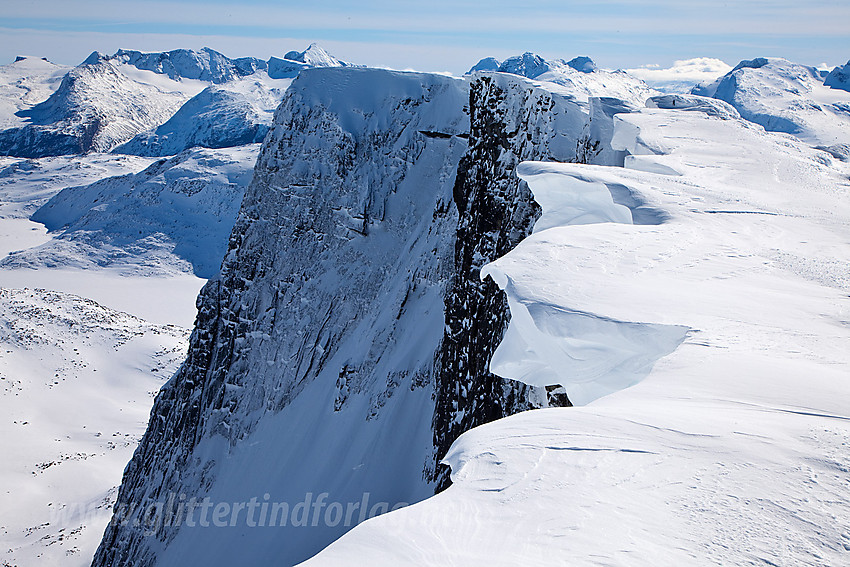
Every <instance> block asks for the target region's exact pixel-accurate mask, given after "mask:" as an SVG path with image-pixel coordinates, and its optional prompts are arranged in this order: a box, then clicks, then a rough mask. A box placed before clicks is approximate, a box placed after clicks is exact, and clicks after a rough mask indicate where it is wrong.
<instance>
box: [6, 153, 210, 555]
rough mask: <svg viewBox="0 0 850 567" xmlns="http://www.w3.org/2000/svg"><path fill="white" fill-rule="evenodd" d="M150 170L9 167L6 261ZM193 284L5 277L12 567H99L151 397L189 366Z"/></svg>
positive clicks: (110, 161) (50, 161) (179, 277)
mask: <svg viewBox="0 0 850 567" xmlns="http://www.w3.org/2000/svg"><path fill="white" fill-rule="evenodd" d="M151 161H152V160H151V159H150V158H137V157H133V156H114V155H99V154H94V155H90V156H84V157H80V156H68V157H57V158H42V159H38V160H22V159H17V158H0V256H2V257H5V256H6V255H7V254H9V253H10V252H13V251H17V250H23V249H28V248H32V247H34V246H38V245H41V244H44V243H45V242H48V241H50V240H51V239H52V238H53V236H52V235H48V234H47V231H46V229H45V228H44V226H43V225H41V224H39V223H35V222H33V221H30V220H29V218H28V217H29V216H30V215H31V214H32V213H33V212H34V211H35V210H36V209H37V208H38V207H40V206H41V205H43V204H44V203H45V202H46V201H47V200H48V199H49V198H51V197H52V196H54V195H55V194H56V193H58V192H59V191H60V190H62V189H64V188H66V187H72V186H77V185H85V184H87V183H91V182H94V181H97V180H99V179H103V178H106V177H111V176H115V175H124V174H127V173H135V172H138V171H140V170H142V169H143V168H145V167H147V166H148V165H149V164H150V162H151ZM202 283H203V280H201V279H200V278H197V277H195V276H193V275H191V274H187V273H182V274H179V273H178V274H170V275H167V276H162V277H145V276H142V275H133V274H127V273H122V272H121V271H119V270H110V269H101V270H83V269H77V268H73V267H61V266H60V267H56V268H52V269H49V268H43V267H42V268H39V269H30V268H20V269H10V268H4V269H0V416H2V420H0V439H2V441H0V452H2V454H3V459H2V460H0V485H2V486H3V489H2V491H0V509H2V510H3V514H2V520H0V540H2V542H3V545H2V549H0V560H2V562H3V564H4V565H48V564H49V565H60V564H61V565H89V564H90V563H91V557H92V555H93V553H94V550H95V548H96V547H97V544H98V543H99V541H100V537H101V535H102V533H103V529H104V527H105V526H106V523H107V522H108V521H109V517H110V515H111V505H112V502H113V501H114V498H115V495H116V492H117V486H118V483H119V482H120V479H121V471H122V470H123V469H124V466H125V465H126V463H127V461H128V460H129V459H130V456H131V455H132V453H133V451H134V449H135V447H136V445H137V443H138V440H139V438H140V437H141V435H142V433H143V432H144V430H145V428H146V427H147V420H148V414H149V412H150V406H151V403H152V401H153V396H154V395H155V394H156V392H157V391H158V390H159V388H160V386H161V385H162V383H163V382H164V381H165V380H167V379H168V378H169V377H170V376H171V375H172V374H173V373H174V371H175V370H176V368H177V366H178V365H179V364H180V363H181V362H182V360H183V358H184V356H185V351H186V345H187V340H188V328H189V327H191V325H192V321H193V319H194V316H195V308H194V299H195V296H196V295H197V292H198V289H199V288H200V286H201V284H202Z"/></svg>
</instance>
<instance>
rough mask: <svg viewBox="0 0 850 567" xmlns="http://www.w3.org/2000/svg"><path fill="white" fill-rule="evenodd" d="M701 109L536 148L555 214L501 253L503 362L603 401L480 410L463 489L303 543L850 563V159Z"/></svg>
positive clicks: (520, 375)
mask: <svg viewBox="0 0 850 567" xmlns="http://www.w3.org/2000/svg"><path fill="white" fill-rule="evenodd" d="M658 106H662V105H658ZM692 109H693V107H691V109H685V111H682V110H680V109H678V107H676V108H674V107H672V105H670V106H668V107H661V108H652V109H646V110H644V111H642V112H639V113H630V114H619V115H617V116H615V132H614V136H613V142H612V144H613V146H614V147H615V148H620V149H622V150H625V151H628V152H629V153H630V154H631V155H628V156H627V157H626V160H625V162H624V165H625V168H612V167H599V166H593V165H578V164H557V163H539V162H537V163H530V162H527V163H523V164H520V166H519V167H518V173H519V175H520V176H521V177H522V178H523V179H525V180H526V181H527V182H528V184H529V186H530V188H531V190H532V191H533V192H534V195H535V199H536V200H537V201H538V202H539V203H540V204H541V206H542V207H543V215H542V216H541V217H540V219H539V220H538V221H537V224H536V225H535V230H534V234H532V235H531V236H529V237H528V238H526V239H525V240H523V241H522V242H521V243H520V244H519V245H518V246H517V247H516V248H515V249H514V250H512V251H511V252H509V253H508V254H507V255H506V256H504V257H503V258H501V259H499V260H497V261H495V262H493V263H491V264H489V265H487V266H485V268H484V269H483V270H482V274H483V275H484V276H485V277H486V276H488V275H489V276H492V277H493V278H494V279H495V281H496V282H497V283H498V284H499V285H500V286H501V287H502V288H503V289H504V290H505V292H506V293H507V295H508V301H509V303H510V306H511V315H512V318H511V322H510V327H509V329H508V332H507V333H506V335H505V338H504V340H503V342H502V344H501V345H500V347H499V350H498V351H497V352H496V355H495V356H494V358H493V361H492V366H491V368H492V370H493V371H494V372H496V373H497V374H500V375H502V376H505V377H513V378H516V379H519V380H523V381H525V382H528V383H529V384H543V383H550V382H551V381H553V380H557V381H559V382H560V383H562V384H563V385H564V387H565V389H566V392H567V394H568V395H569V396H570V398H571V400H573V401H574V402H577V403H585V404H586V405H584V406H582V407H574V408H568V409H558V408H553V409H547V410H539V411H534V412H526V413H523V414H519V415H515V416H511V417H508V418H506V419H502V420H498V421H495V422H493V423H490V424H486V425H483V426H481V427H478V428H476V429H473V430H471V431H470V432H468V433H466V434H464V435H463V436H461V437H460V439H458V440H457V442H455V444H454V445H453V446H452V448H451V450H450V451H449V452H448V454H447V456H446V462H447V463H448V465H449V466H450V467H451V470H452V480H453V485H452V486H451V487H449V488H448V489H447V490H446V491H445V492H443V493H441V494H439V495H437V496H436V497H434V498H430V499H428V500H425V501H423V502H420V503H417V504H414V505H413V506H410V507H407V508H405V509H402V510H398V511H395V512H392V513H391V514H390V515H387V516H381V517H378V518H374V519H372V520H370V521H368V522H366V523H364V524H361V525H359V526H357V527H356V528H355V529H354V530H353V531H351V532H349V533H348V534H346V535H345V536H343V537H342V538H341V539H340V540H338V541H336V542H334V543H333V544H331V545H330V546H329V547H328V548H327V549H325V550H324V551H323V552H321V553H320V554H318V555H317V556H316V557H315V558H313V559H311V560H309V561H307V562H305V563H304V565H311V566H312V565H338V564H341V563H345V562H347V561H350V560H351V558H358V559H364V560H366V561H368V563H369V564H370V565H399V564H416V565H446V564H452V563H460V564H464V565H488V566H489V565H506V566H507V565H518V564H547V565H548V564H570V565H599V564H636V565H657V564H667V563H676V564H687V565H718V564H722V565H732V564H734V565H759V564H774V565H783V564H788V565H812V566H814V565H841V564H844V563H845V562H846V559H847V557H848V550H850V539H848V533H850V531H848V530H850V497H848V492H847V490H845V487H846V485H847V482H848V465H850V460H848V446H850V426H848V423H850V411H848V405H847V399H848V394H850V380H848V377H850V356H848V351H847V349H846V346H845V345H846V344H848V342H850V327H848V324H847V314H848V313H850V304H848V295H847V293H848V291H850V274H848V271H847V265H848V260H850V238H848V235H850V232H848V230H847V229H848V227H850V184H848V181H847V179H848V177H847V174H848V170H847V167H846V164H844V163H842V162H841V161H838V160H835V159H832V158H829V157H826V154H824V153H823V152H820V151H817V150H814V149H812V148H810V147H807V145H806V144H805V143H803V142H801V141H799V140H794V139H792V138H790V137H788V136H785V135H777V134H772V133H766V132H765V131H764V130H763V129H762V128H761V127H759V126H754V125H752V124H750V123H748V122H745V121H742V120H740V119H737V118H735V117H734V116H729V117H726V118H725V119H724V118H721V117H718V116H717V115H716V113H713V112H707V113H703V112H694V111H693V110H692ZM688 110H690V111H688ZM641 207H642V208H644V211H646V210H647V209H649V210H654V211H658V212H659V213H663V215H655V218H656V220H655V222H644V223H642V224H638V223H637V222H636V221H637V220H638V215H635V210H636V209H637V208H641ZM641 216H644V217H645V214H644V215H641ZM659 333H661V335H659ZM664 335H666V337H665V336H664ZM659 339H661V340H659ZM670 339H673V340H672V341H671V340H670ZM677 343H681V344H678V345H677ZM659 354H660V355H666V356H663V357H662V358H658V356H659ZM647 357H649V358H647ZM641 358H643V360H642V361H640V360H639V359H641ZM636 359H637V360H638V361H639V362H638V364H635V360H636ZM637 369H640V370H642V372H643V376H642V377H641V378H642V380H641V381H639V383H637V384H636V385H633V384H635V382H636V380H635V379H634V377H635V376H634V374H632V377H629V372H632V371H634V370H637ZM630 385H631V387H627V386H630ZM603 394H607V395H605V396H604V397H599V395H603Z"/></svg>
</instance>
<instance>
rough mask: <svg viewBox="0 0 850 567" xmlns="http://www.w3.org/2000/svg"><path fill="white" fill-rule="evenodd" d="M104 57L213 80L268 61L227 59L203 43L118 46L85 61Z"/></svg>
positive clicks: (220, 80) (240, 74) (177, 77)
mask: <svg viewBox="0 0 850 567" xmlns="http://www.w3.org/2000/svg"><path fill="white" fill-rule="evenodd" d="M103 60H107V61H113V62H114V63H116V64H119V63H123V64H126V65H132V66H133V67H136V68H137V69H141V70H145V71H153V72H154V73H157V74H161V75H166V76H168V77H169V78H170V79H172V80H175V81H179V80H181V79H196V80H199V81H205V82H210V83H215V84H220V83H226V82H228V81H232V80H233V79H235V78H238V77H244V76H246V75H251V74H253V73H255V72H257V71H258V70H263V69H266V68H267V65H268V64H267V63H266V61H263V60H262V59H257V58H256V57H243V58H240V59H230V58H229V57H226V56H225V55H223V54H221V53H219V52H218V51H215V50H214V49H210V48H209V47H204V48H203V49H201V50H200V51H193V50H191V49H175V50H172V51H164V52H155V53H145V52H142V51H134V50H129V49H119V50H118V51H117V52H116V53H115V55H112V56H105V55H102V54H100V53H98V52H97V51H95V52H94V53H92V54H91V55H90V56H89V57H88V59H86V61H85V62H84V63H96V62H97V61H103Z"/></svg>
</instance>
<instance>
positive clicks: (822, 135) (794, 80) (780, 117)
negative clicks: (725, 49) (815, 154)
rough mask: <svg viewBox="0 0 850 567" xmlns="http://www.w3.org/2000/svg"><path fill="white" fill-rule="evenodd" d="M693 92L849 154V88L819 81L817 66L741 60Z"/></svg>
mask: <svg viewBox="0 0 850 567" xmlns="http://www.w3.org/2000/svg"><path fill="white" fill-rule="evenodd" d="M692 93H693V94H697V95H702V96H710V97H714V98H718V99H720V100H724V101H726V102H728V103H729V104H731V105H732V106H734V107H735V108H736V109H737V110H738V112H740V113H741V116H742V117H744V118H745V119H747V120H750V121H751V122H755V123H756V124H761V125H762V126H764V128H765V129H766V130H769V131H771V132H785V133H788V134H793V135H794V136H796V137H798V138H800V139H801V140H803V141H805V142H808V143H809V144H812V145H814V146H820V147H826V148H829V147H833V151H834V153H836V154H837V155H844V156H845V157H847V156H850V149H848V144H850V93H848V92H847V91H843V90H840V89H831V88H829V87H827V86H824V84H823V77H822V76H821V74H820V72H819V71H818V70H817V69H815V68H813V67H807V66H805V65H799V64H797V63H792V62H790V61H787V60H785V59H779V58H773V57H770V58H765V57H759V58H756V59H753V60H750V61H741V62H740V63H739V64H738V65H737V66H736V67H735V68H734V69H733V70H732V71H730V72H729V73H727V74H726V75H724V76H723V77H720V78H719V79H718V80H717V81H716V82H714V83H712V84H708V85H700V86H697V87H695V88H694V89H693V91H692Z"/></svg>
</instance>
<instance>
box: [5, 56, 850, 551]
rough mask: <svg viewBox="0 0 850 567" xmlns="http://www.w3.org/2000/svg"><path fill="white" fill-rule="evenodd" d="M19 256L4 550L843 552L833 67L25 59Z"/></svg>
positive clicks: (845, 413)
mask: <svg viewBox="0 0 850 567" xmlns="http://www.w3.org/2000/svg"><path fill="white" fill-rule="evenodd" d="M754 55H759V54H754ZM845 55H846V54H845ZM0 235H2V237H1V238H0V416H2V419H1V420H0V438H2V457H3V458H2V459H0V480H2V482H0V486H2V490H0V543H2V545H0V559H2V565H4V566H8V567H12V566H16V567H17V566H20V567H28V566H33V565H60V566H79V565H94V566H104V567H105V566H125V565H126V566H160V565H162V566H170V565H295V564H302V563H303V564H305V565H311V566H312V565H387V566H396V565H434V566H441V567H444V566H446V565H482V566H488V567H489V566H499V565H505V566H508V565H647V566H658V565H754V566H755V565H759V566H763V565H782V566H786V565H788V566H791V565H794V566H796V565H811V566H839V565H850V62H848V63H847V65H843V66H838V67H835V68H829V69H825V68H814V67H809V66H806V65H800V64H797V63H794V62H791V61H787V60H785V59H779V58H770V57H768V58H765V57H755V58H754V59H752V60H746V61H741V62H740V63H738V64H736V65H734V66H731V65H727V64H726V63H724V62H722V61H719V60H716V59H709V58H701V59H692V60H687V61H679V62H677V63H676V64H675V65H674V66H673V67H672V68H670V69H660V68H653V67H643V68H639V69H627V70H606V69H602V68H599V67H598V66H597V65H596V63H594V61H593V60H591V59H590V58H589V57H586V56H577V57H571V58H569V57H568V58H564V59H558V60H545V59H543V58H542V57H540V56H538V55H535V54H533V53H524V54H522V55H518V56H515V57H511V58H508V59H507V60H504V61H500V60H497V59H495V58H485V59H482V60H481V61H480V62H478V63H477V64H475V65H474V66H473V67H472V68H471V70H470V72H469V73H467V74H466V75H464V76H462V77H453V76H449V75H445V74H431V73H418V72H413V71H395V70H389V69H376V68H368V67H364V66H360V65H355V64H351V63H348V62H345V61H342V60H340V59H337V58H335V57H334V56H332V55H330V54H328V53H327V52H325V51H324V50H323V49H321V48H320V47H319V46H317V45H315V44H313V45H310V46H309V47H308V48H307V49H306V50H304V51H297V50H296V51H291V52H289V53H287V54H285V55H284V56H282V57H277V56H273V57H270V58H265V59H264V58H253V57H244V58H238V59H231V58H228V57H226V56H225V55H223V54H221V53H218V52H216V51H213V50H211V49H203V50H200V51H190V50H175V51H168V52H162V53H143V52H139V51H133V50H123V49H122V50H119V51H118V52H116V53H115V54H113V55H106V54H101V53H98V52H95V53H93V54H92V55H91V56H89V57H88V58H87V59H86V60H85V61H84V62H82V63H81V64H80V65H78V66H76V67H66V66H62V65H56V64H53V63H51V62H50V61H48V60H46V59H42V58H40V57H19V58H18V60H16V61H14V62H12V63H9V64H6V65H3V66H0Z"/></svg>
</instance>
